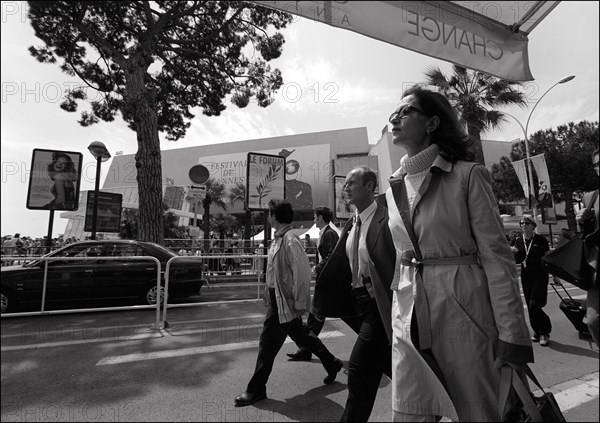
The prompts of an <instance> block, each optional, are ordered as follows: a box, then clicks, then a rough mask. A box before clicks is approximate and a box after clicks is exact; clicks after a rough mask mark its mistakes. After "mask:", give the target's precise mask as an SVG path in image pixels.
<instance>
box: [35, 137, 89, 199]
mask: <svg viewBox="0 0 600 423" xmlns="http://www.w3.org/2000/svg"><path fill="white" fill-rule="evenodd" d="M82 162H83V154H81V153H77V152H73V151H57V150H44V149H39V148H36V149H34V150H33V157H32V160H31V176H30V178H29V190H28V192H27V204H26V207H27V208H28V209H30V210H68V211H73V210H77V209H78V208H79V189H80V181H81V167H82Z"/></svg>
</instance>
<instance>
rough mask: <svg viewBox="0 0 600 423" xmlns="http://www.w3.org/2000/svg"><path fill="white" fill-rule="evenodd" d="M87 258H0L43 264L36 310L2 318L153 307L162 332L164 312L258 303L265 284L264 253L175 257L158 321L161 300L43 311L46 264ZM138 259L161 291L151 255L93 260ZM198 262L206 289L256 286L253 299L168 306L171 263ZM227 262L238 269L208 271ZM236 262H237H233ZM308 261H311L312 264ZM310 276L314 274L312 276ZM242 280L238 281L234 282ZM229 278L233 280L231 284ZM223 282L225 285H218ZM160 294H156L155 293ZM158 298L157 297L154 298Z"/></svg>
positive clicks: (158, 326) (167, 272) (164, 323)
mask: <svg viewBox="0 0 600 423" xmlns="http://www.w3.org/2000/svg"><path fill="white" fill-rule="evenodd" d="M308 256H309V259H312V260H316V255H308ZM86 259H89V258H83V257H32V256H29V257H21V256H9V257H2V262H3V263H4V262H12V261H33V260H42V261H45V262H46V264H45V266H44V282H43V289H42V305H41V310H40V311H33V312H18V313H9V314H6V313H5V314H2V317H20V316H33V315H47V314H65V313H77V312H90V311H112V310H134V309H148V308H154V307H156V322H155V324H154V326H153V329H163V328H164V327H166V325H167V323H166V322H167V320H166V319H167V309H168V308H173V307H192V306H199V305H214V304H226V303H237V302H250V301H259V300H261V298H262V297H261V294H262V293H261V286H264V282H265V271H264V270H265V269H266V260H267V255H266V254H238V255H236V254H220V255H218V254H209V255H204V256H177V257H173V258H171V259H170V260H169V261H168V262H167V264H166V266H165V282H164V294H163V298H164V300H163V302H164V304H165V305H164V307H163V309H164V311H163V317H162V322H161V319H160V306H161V301H159V300H157V304H156V306H154V305H133V306H121V307H99V308H80V309H69V310H53V311H46V310H44V308H45V299H46V298H45V296H46V284H47V270H48V262H50V261H57V260H61V261H83V260H86ZM139 259H149V260H153V261H155V262H156V263H157V292H158V293H160V292H161V288H160V279H161V278H160V274H161V265H160V262H159V261H158V259H156V258H154V257H151V256H135V257H113V256H107V257H94V260H115V261H116V260H131V261H133V260H139ZM188 260H190V261H191V260H194V261H198V260H200V261H201V262H205V263H203V268H204V269H205V270H204V271H203V274H202V276H203V279H204V280H205V283H206V284H207V287H208V288H211V289H215V288H217V289H220V288H236V287H253V286H256V297H255V298H247V299H241V300H231V299H229V300H219V301H211V302H202V303H198V302H195V303H187V304H170V303H169V302H168V292H169V289H168V288H169V280H170V270H171V263H172V262H175V261H188ZM228 260H233V263H238V262H239V263H240V267H239V269H238V270H236V268H235V267H234V268H233V269H231V268H228V267H224V268H223V269H218V270H217V269H213V268H211V262H212V261H214V262H218V263H227V261H228ZM236 260H239V261H236ZM312 260H311V261H312ZM313 276H314V275H313ZM240 278H241V279H242V280H241V281H240V280H238V281H236V279H240ZM232 279H233V281H232ZM222 282H226V283H222ZM158 295H160V294H158ZM157 298H158V297H157Z"/></svg>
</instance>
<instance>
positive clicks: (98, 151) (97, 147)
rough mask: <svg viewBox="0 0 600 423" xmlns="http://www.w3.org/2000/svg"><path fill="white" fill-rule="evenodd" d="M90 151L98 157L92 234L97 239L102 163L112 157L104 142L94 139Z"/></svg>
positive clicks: (92, 237) (89, 147)
mask: <svg viewBox="0 0 600 423" xmlns="http://www.w3.org/2000/svg"><path fill="white" fill-rule="evenodd" d="M88 150H90V153H92V155H93V156H94V157H95V158H96V188H95V189H94V212H93V214H92V236H91V239H96V218H97V217H98V194H99V190H100V165H101V163H102V162H105V161H107V160H108V159H110V153H109V152H108V150H107V149H106V146H105V145H104V143H102V142H100V141H94V142H92V143H91V144H90V145H89V146H88Z"/></svg>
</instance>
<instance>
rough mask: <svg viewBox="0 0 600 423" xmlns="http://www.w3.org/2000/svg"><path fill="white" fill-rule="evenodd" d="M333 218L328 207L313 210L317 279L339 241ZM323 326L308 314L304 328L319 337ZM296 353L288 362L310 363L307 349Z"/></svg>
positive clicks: (322, 321) (290, 355)
mask: <svg viewBox="0 0 600 423" xmlns="http://www.w3.org/2000/svg"><path fill="white" fill-rule="evenodd" d="M332 218H333V212H332V211H331V209H330V208H329V207H317V208H316V209H314V214H313V222H314V224H315V226H316V227H317V228H319V245H318V247H317V256H318V258H317V264H316V265H315V266H314V267H313V270H314V271H315V274H316V275H317V277H318V276H319V273H321V270H322V269H323V267H324V266H325V263H327V260H328V259H329V256H330V255H331V253H332V252H333V249H334V248H335V244H337V242H338V240H339V239H340V237H339V235H338V234H337V232H336V231H335V230H334V229H333V228H332V227H331V226H329V222H331V219H332ZM324 324H325V318H322V317H316V316H315V315H314V314H312V313H309V314H308V321H307V324H306V326H308V328H309V329H310V330H311V331H312V332H313V333H314V334H315V335H319V334H320V333H321V330H322V329H323V325H324ZM298 347H299V348H298V351H296V352H295V353H289V354H288V357H290V361H310V360H311V359H312V354H311V353H310V351H309V350H308V348H306V347H304V346H302V345H298Z"/></svg>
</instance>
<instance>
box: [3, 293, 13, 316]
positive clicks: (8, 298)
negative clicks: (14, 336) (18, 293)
mask: <svg viewBox="0 0 600 423" xmlns="http://www.w3.org/2000/svg"><path fill="white" fill-rule="evenodd" d="M16 309H17V301H16V300H15V296H14V295H13V294H12V292H9V291H2V292H1V293H0V312H1V314H4V313H8V312H13V311H15V310H16Z"/></svg>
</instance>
